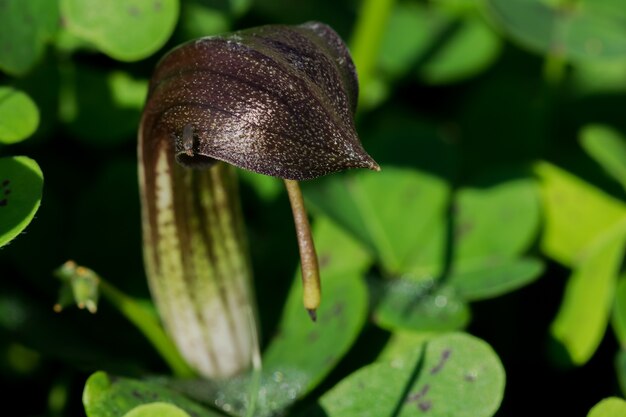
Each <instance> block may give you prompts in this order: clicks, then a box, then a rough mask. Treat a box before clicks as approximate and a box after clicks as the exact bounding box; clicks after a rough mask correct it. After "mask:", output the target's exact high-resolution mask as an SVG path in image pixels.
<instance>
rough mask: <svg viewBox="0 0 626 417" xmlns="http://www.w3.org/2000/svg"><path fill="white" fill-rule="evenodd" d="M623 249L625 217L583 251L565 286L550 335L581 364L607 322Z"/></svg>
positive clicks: (625, 231)
mask: <svg viewBox="0 0 626 417" xmlns="http://www.w3.org/2000/svg"><path fill="white" fill-rule="evenodd" d="M625 247H626V218H625V219H624V220H623V221H621V222H620V223H619V224H617V225H615V227H613V228H612V229H611V230H609V231H607V232H605V233H603V234H602V235H600V236H599V237H598V238H596V239H595V240H594V241H593V242H591V243H590V244H589V246H588V247H586V248H585V251H584V254H583V255H582V256H581V259H580V261H579V262H578V263H577V265H576V266H575V268H574V272H573V274H572V276H571V277H570V279H569V282H568V283H567V287H566V289H565V295H564V299H563V302H562V304H561V307H560V309H559V312H558V314H557V316H556V318H555V319H554V322H553V323H552V325H551V328H550V332H551V334H552V336H553V337H554V338H555V339H556V340H557V341H558V342H560V343H561V344H562V345H563V347H564V348H565V349H566V350H567V352H568V353H569V355H570V358H571V360H572V362H573V363H574V364H577V365H582V364H584V363H586V362H587V361H588V360H589V358H591V356H592V355H593V353H594V352H595V350H596V348H597V347H598V345H599V344H600V341H601V340H602V338H603V336H604V332H605V330H606V326H607V324H608V321H609V315H610V314H609V313H610V309H611V306H612V304H613V296H614V290H615V285H616V283H617V274H618V273H619V268H620V266H621V263H622V260H623V259H624V249H625Z"/></svg>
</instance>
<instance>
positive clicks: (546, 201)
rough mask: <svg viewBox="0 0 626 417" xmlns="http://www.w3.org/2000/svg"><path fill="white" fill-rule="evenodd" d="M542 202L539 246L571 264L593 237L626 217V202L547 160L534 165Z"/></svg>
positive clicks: (556, 257)
mask: <svg viewBox="0 0 626 417" xmlns="http://www.w3.org/2000/svg"><path fill="white" fill-rule="evenodd" d="M535 171H536V172H537V174H538V175H539V178H540V179H541V185H542V187H541V190H542V199H543V205H544V218H545V219H544V230H543V234H542V241H541V247H542V250H543V251H544V252H545V253H546V254H547V255H548V256H550V257H552V258H553V259H555V260H557V261H559V262H561V263H563V264H565V265H570V266H571V265H574V264H576V263H578V260H579V258H580V256H581V254H582V251H583V250H584V249H585V248H586V247H587V245H589V243H590V242H592V241H593V240H594V239H595V238H596V237H598V236H599V235H601V234H602V233H604V232H605V231H607V230H609V229H611V228H612V227H614V226H615V225H616V224H617V223H618V222H619V221H621V220H623V219H624V218H625V217H626V205H625V204H624V203H622V202H621V201H619V200H616V199H615V198H613V197H611V196H609V195H608V194H605V193H604V192H603V191H601V190H600V189H598V188H596V187H594V186H592V185H591V184H589V183H587V182H585V181H583V180H582V179H580V178H578V177H576V176H574V175H573V174H571V173H569V172H567V171H564V170H563V169H561V168H558V167H556V166H554V165H551V164H549V163H547V162H542V163H540V164H538V165H537V166H536V167H535Z"/></svg>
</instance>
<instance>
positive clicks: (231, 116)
mask: <svg viewBox="0 0 626 417" xmlns="http://www.w3.org/2000/svg"><path fill="white" fill-rule="evenodd" d="M357 97H358V83H357V76H356V72H355V69H354V64H353V63H352V59H351V58H350V55H349V53H348V50H347V48H346V46H345V44H344V43H343V41H342V40H341V39H340V38H339V36H338V35H337V34H336V33H335V32H334V31H333V30H332V29H331V28H329V27H328V26H326V25H324V24H322V23H315V22H312V23H305V24H303V25H300V26H278V25H271V26H262V27H258V28H253V29H249V30H245V31H240V32H234V33H232V34H228V35H224V36H216V37H208V38H202V39H198V40H196V41H192V42H189V43H186V44H184V45H182V46H180V47H178V48H176V49H174V50H173V51H171V52H170V53H169V54H168V55H166V56H165V57H164V58H163V59H162V60H161V62H160V63H159V65H158V67H157V69H156V70H155V73H154V76H153V78H152V81H151V85H150V92H149V96H148V101H147V103H146V107H145V110H144V115H143V119H142V134H143V138H142V139H143V141H144V143H143V150H142V151H143V152H144V155H145V153H146V152H150V149H151V148H152V147H153V146H156V142H159V141H169V142H170V143H171V146H173V147H174V151H175V153H176V158H177V160H178V161H179V162H180V163H182V164H184V165H188V166H206V165H209V164H210V163H211V162H212V161H214V160H216V159H217V160H222V161H226V162H228V163H231V164H233V165H236V166H238V167H240V168H244V169H248V170H251V171H255V172H258V173H261V174H266V175H272V176H276V177H280V178H286V179H296V180H305V179H311V178H315V177H318V176H321V175H325V174H328V173H331V172H335V171H340V170H343V169H347V168H370V169H378V165H376V163H375V162H374V160H373V159H372V158H371V157H370V156H369V155H368V154H367V153H366V152H365V151H364V150H363V147H362V146H361V143H360V141H359V139H358V137H357V135H356V132H355V129H354V122H353V117H354V112H355V110H356V102H357ZM145 156H147V155H145ZM149 159H150V158H149V157H148V158H146V160H149Z"/></svg>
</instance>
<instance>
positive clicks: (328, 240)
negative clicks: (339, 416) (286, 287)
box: [259, 218, 371, 409]
mask: <svg viewBox="0 0 626 417" xmlns="http://www.w3.org/2000/svg"><path fill="white" fill-rule="evenodd" d="M314 237H315V242H316V246H317V248H318V254H319V259H320V267H321V273H322V275H323V276H324V285H323V287H322V290H323V293H324V302H323V303H322V304H321V306H320V308H319V310H318V323H311V322H310V320H308V317H306V315H304V314H302V302H301V295H300V294H301V291H302V290H301V287H302V284H301V282H300V281H301V280H300V277H299V275H300V274H297V275H296V277H295V279H294V284H293V286H292V289H291V291H290V293H289V297H288V298H287V302H286V305H285V310H284V311H283V315H282V319H281V322H280V323H279V325H278V328H277V333H276V336H274V338H272V340H271V341H270V343H269V345H268V347H267V349H266V351H265V353H264V355H263V368H264V373H265V374H266V375H267V379H268V380H272V379H274V380H275V379H277V378H278V379H280V381H279V382H280V384H279V385H280V386H283V387H284V390H283V391H285V390H286V391H289V390H293V392H294V394H293V396H292V397H291V398H290V397H289V396H283V398H282V399H281V398H278V399H272V398H266V399H263V398H260V399H259V407H260V408H261V409H264V408H265V409H268V408H269V406H270V405H271V404H272V402H274V403H275V404H274V405H273V406H272V407H273V408H274V409H277V408H281V407H284V406H285V405H287V404H289V403H290V402H292V401H293V400H295V399H296V398H298V397H301V396H303V395H304V394H306V393H307V392H309V391H310V390H311V389H313V388H314V387H315V386H316V385H317V384H319V383H320V382H321V381H322V379H323V378H324V377H325V376H326V375H328V373H329V372H330V371H331V370H332V369H333V367H334V366H335V365H336V364H337V362H338V361H339V360H340V359H341V358H342V356H343V355H344V354H345V353H346V352H347V350H348V349H349V348H350V346H351V345H352V343H354V341H355V340H356V337H357V336H358V334H359V332H360V331H361V328H362V327H363V325H364V324H365V318H366V314H367V289H366V287H365V283H364V282H363V280H362V275H363V273H364V272H365V269H366V268H367V267H368V266H369V264H370V262H371V258H370V256H369V255H368V254H367V253H366V252H365V251H364V250H363V248H362V247H361V246H360V245H359V244H358V243H356V242H355V241H354V240H353V239H352V238H351V237H350V236H348V235H346V233H345V232H343V231H342V230H341V229H339V228H338V227H337V226H336V225H334V224H333V223H332V222H330V221H329V220H328V219H325V218H318V219H317V221H316V224H315V230H314ZM274 382H276V381H274ZM286 391H285V392H286Z"/></svg>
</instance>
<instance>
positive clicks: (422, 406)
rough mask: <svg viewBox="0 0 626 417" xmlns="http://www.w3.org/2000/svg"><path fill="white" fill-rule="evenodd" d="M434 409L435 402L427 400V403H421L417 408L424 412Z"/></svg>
mask: <svg viewBox="0 0 626 417" xmlns="http://www.w3.org/2000/svg"><path fill="white" fill-rule="evenodd" d="M432 407H433V402H432V401H430V400H425V401H421V402H419V403H417V408H419V409H420V411H423V412H426V411H428V410H430V409H431V408H432Z"/></svg>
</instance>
